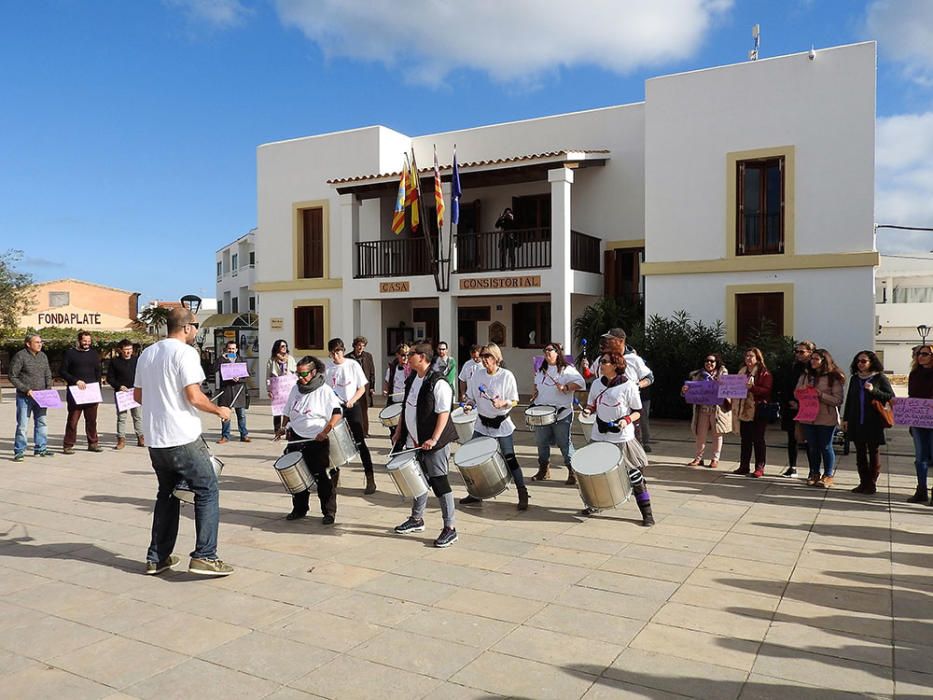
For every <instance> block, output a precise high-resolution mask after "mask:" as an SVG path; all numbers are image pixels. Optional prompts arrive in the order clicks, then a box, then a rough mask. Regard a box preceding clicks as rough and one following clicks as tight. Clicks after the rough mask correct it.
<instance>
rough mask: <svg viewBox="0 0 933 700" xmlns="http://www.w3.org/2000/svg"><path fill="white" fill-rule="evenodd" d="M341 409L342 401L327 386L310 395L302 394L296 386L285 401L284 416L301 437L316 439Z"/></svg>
mask: <svg viewBox="0 0 933 700" xmlns="http://www.w3.org/2000/svg"><path fill="white" fill-rule="evenodd" d="M339 408H340V399H339V398H337V394H335V393H334V390H333V389H332V388H331V387H329V386H327V384H324V385H322V386H320V387H318V388H317V389H315V390H314V391H312V392H310V393H308V394H302V393H301V392H300V391H298V386H297V385H295V386H293V387H292V390H291V392H289V394H288V398H287V399H286V400H285V409H284V415H286V416H288V425H289V427H290V428H291V429H292V430H293V431H295V433H297V434H298V435H299V436H300V437H303V438H316V437H317V436H318V433H320V432H321V431H322V430H323V429H324V426H325V425H327V424H328V423H329V422H330V419H331V417H332V416H333V415H334V410H335V409H339Z"/></svg>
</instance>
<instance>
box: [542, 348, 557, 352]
mask: <svg viewBox="0 0 933 700" xmlns="http://www.w3.org/2000/svg"><path fill="white" fill-rule="evenodd" d="M544 352H557V348H544Z"/></svg>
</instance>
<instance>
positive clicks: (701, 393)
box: [684, 379, 722, 406]
mask: <svg viewBox="0 0 933 700" xmlns="http://www.w3.org/2000/svg"><path fill="white" fill-rule="evenodd" d="M684 386H686V387H687V393H686V394H684V398H685V399H686V400H687V403H692V404H698V405H700V406H716V405H718V404H720V403H722V399H721V398H719V383H718V382H714V381H707V380H705V379H704V380H700V381H695V382H684Z"/></svg>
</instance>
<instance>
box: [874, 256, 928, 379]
mask: <svg viewBox="0 0 933 700" xmlns="http://www.w3.org/2000/svg"><path fill="white" fill-rule="evenodd" d="M875 314H876V323H877V333H878V337H877V338H876V339H875V347H876V348H877V352H878V355H879V356H880V357H881V361H882V362H883V363H884V367H885V369H886V370H887V371H889V372H893V373H895V374H907V372H909V371H910V363H911V359H912V350H913V348H914V346H916V345H918V344H920V343H921V342H922V341H923V335H922V333H921V331H923V330H924V328H923V326H926V327H927V329H930V328H933V254H930V253H926V254H924V253H910V254H909V255H908V254H905V255H882V256H881V265H880V266H879V267H878V274H877V276H876V284H875ZM918 328H919V329H920V330H919V331H918ZM926 339H927V342H929V341H930V340H931V339H933V332H931V331H927V335H926Z"/></svg>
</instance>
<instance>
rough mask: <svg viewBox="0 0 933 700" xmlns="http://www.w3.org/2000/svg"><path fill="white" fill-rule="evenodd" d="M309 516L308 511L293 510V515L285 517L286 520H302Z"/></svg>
mask: <svg viewBox="0 0 933 700" xmlns="http://www.w3.org/2000/svg"><path fill="white" fill-rule="evenodd" d="M307 514H308V511H306V510H293V511H292V512H291V513H289V514H288V515H286V516H285V519H286V520H300V519H301V518H303V517H305V516H306V515H307Z"/></svg>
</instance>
